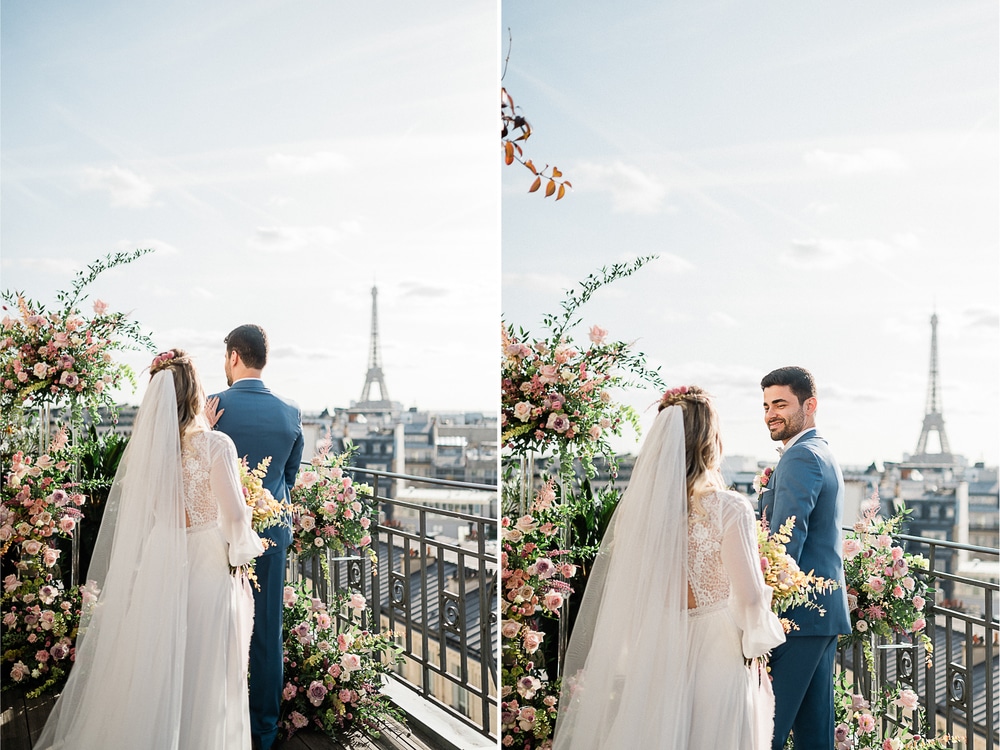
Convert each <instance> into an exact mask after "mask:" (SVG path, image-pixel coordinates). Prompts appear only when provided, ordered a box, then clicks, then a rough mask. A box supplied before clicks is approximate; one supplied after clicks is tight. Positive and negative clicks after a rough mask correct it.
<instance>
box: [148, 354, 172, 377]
mask: <svg viewBox="0 0 1000 750" xmlns="http://www.w3.org/2000/svg"><path fill="white" fill-rule="evenodd" d="M175 356H177V355H175V354H174V353H173V352H172V351H167V352H160V353H159V354H157V355H156V356H155V357H153V363H152V364H151V365H150V366H149V371H150V372H157V371H159V370H162V369H163V368H164V367H166V366H167V363H168V362H170V360H172V359H173V358H174V357H175Z"/></svg>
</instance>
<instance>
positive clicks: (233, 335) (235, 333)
mask: <svg viewBox="0 0 1000 750" xmlns="http://www.w3.org/2000/svg"><path fill="white" fill-rule="evenodd" d="M225 341H226V356H227V357H228V356H229V353H230V352H236V353H237V354H239V355H240V359H242V360H243V364H244V365H246V366H247V367H249V368H250V369H251V370H263V369H264V365H266V364H267V348H268V347H267V334H266V333H264V329H263V328H261V327H260V326H258V325H254V324H253V323H247V324H246V325H242V326H239V327H238V328H234V329H233V330H232V331H230V332H229V335H228V336H226V339H225Z"/></svg>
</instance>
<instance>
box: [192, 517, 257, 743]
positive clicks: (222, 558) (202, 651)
mask: <svg viewBox="0 0 1000 750" xmlns="http://www.w3.org/2000/svg"><path fill="white" fill-rule="evenodd" d="M187 543H188V626H187V647H186V650H185V659H184V690H183V693H182V695H183V700H182V704H181V732H180V742H179V745H178V747H179V748H203V749H204V750H214V749H216V748H217V749H218V750H249V748H250V714H249V699H248V694H247V664H248V659H249V650H250V633H251V631H252V629H253V596H252V593H251V591H250V588H249V584H248V583H247V581H246V579H245V578H243V577H240V578H236V577H234V576H232V575H231V574H230V572H229V556H228V550H229V545H228V543H227V542H226V539H225V537H224V536H223V533H222V531H221V529H220V528H219V525H218V523H217V522H213V523H210V524H206V525H205V526H200V527H196V528H192V529H189V530H188V535H187Z"/></svg>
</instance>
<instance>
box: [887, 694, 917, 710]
mask: <svg viewBox="0 0 1000 750" xmlns="http://www.w3.org/2000/svg"><path fill="white" fill-rule="evenodd" d="M893 703H894V704H896V705H897V706H899V707H900V708H905V709H906V710H907V711H913V710H915V709H916V708H917V703H918V698H917V694H916V693H915V692H913V691H912V690H909V689H907V690H901V691H900V692H899V697H898V698H896V700H894V701H893Z"/></svg>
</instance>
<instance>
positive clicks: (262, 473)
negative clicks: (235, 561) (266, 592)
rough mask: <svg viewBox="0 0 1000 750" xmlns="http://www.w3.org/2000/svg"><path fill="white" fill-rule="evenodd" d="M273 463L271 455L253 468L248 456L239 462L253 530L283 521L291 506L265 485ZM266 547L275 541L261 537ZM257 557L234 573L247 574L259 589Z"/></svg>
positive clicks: (241, 485) (257, 530) (245, 499)
mask: <svg viewBox="0 0 1000 750" xmlns="http://www.w3.org/2000/svg"><path fill="white" fill-rule="evenodd" d="M270 465H271V457H270V456H267V457H266V458H264V459H263V460H262V461H261V462H260V463H259V464H257V468H256V469H251V468H250V464H249V463H248V462H247V460H246V458H241V459H240V463H239V470H240V488H241V489H242V490H243V499H244V501H245V502H246V504H247V507H248V508H250V510H251V511H252V514H253V515H252V520H251V525H252V526H253V530H254V531H256V532H257V533H260V532H261V531H263V530H264V529H266V528H268V527H270V526H275V525H277V524H279V523H281V517H282V514H283V513H284V512H285V511H286V510H288V509H289V508H290V506H289V505H288V503H281V502H279V501H277V500H275V499H274V496H273V495H272V494H271V491H270V490H269V489H267V487H265V486H264V477H266V476H267V467H268V466H270ZM261 543H263V545H264V549H267V548H268V547H270V546H271V545H272V544H274V542H272V541H271V540H270V539H261ZM256 564H257V559H256V558H254V559H253V560H251V561H250V562H248V563H244V564H243V565H240V566H238V567H236V568H233V569H232V573H233V574H234V575H245V576H246V577H247V578H249V579H250V581H252V582H253V584H254V586H255V587H256V588H257V589H258V590H259V589H260V586H259V585H258V583H257V576H256V574H255V573H254V568H255V567H256Z"/></svg>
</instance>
